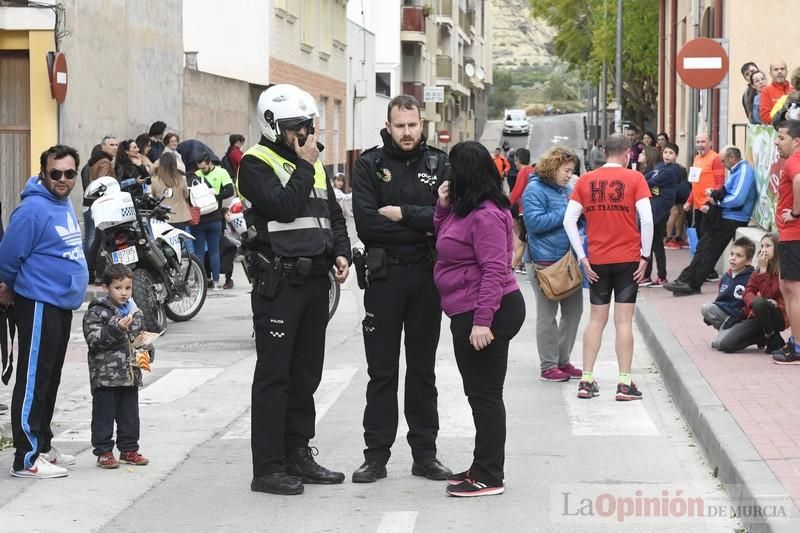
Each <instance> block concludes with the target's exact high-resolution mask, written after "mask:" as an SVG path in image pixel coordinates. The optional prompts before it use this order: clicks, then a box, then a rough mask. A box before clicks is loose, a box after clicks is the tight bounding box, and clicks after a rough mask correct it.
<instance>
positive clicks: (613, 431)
mask: <svg viewBox="0 0 800 533" xmlns="http://www.w3.org/2000/svg"><path fill="white" fill-rule="evenodd" d="M594 374H595V377H596V378H597V377H598V376H599V377H600V378H601V380H602V381H601V380H598V383H599V384H600V396H597V397H596V398H593V399H589V400H585V399H580V398H578V397H577V392H578V386H577V383H575V381H574V380H573V381H572V382H570V383H569V384H565V385H566V386H564V387H562V391H563V394H564V403H565V405H566V407H567V416H568V417H569V422H570V426H571V428H572V434H573V435H576V436H586V437H599V436H612V437H614V436H632V437H636V436H639V437H652V436H658V435H660V433H659V431H658V428H657V427H656V425H655V423H654V422H653V419H652V418H651V417H650V414H649V413H648V412H647V407H646V405H645V401H644V400H635V401H631V402H617V401H615V400H614V395H615V393H616V387H617V381H616V379H614V378H615V377H616V376H617V365H616V363H615V362H606V361H604V362H600V363H597V364H596V365H595V368H594ZM604 377H605V378H609V379H602V378H604ZM573 384H575V386H572V385H573ZM643 392H644V394H647V391H643Z"/></svg>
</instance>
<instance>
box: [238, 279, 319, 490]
mask: <svg viewBox="0 0 800 533" xmlns="http://www.w3.org/2000/svg"><path fill="white" fill-rule="evenodd" d="M329 288H330V283H329V281H328V276H327V275H325V276H312V277H310V278H308V279H307V280H306V282H305V283H304V284H303V285H299V286H291V285H289V284H288V283H286V284H284V286H283V287H282V288H281V289H280V290H279V291H278V293H277V295H276V296H275V297H274V298H271V299H267V298H263V297H261V296H259V295H258V294H257V293H256V292H255V291H253V293H252V294H251V303H252V306H253V326H254V328H255V332H256V355H257V359H256V369H255V373H254V375H253V387H252V408H251V419H252V429H251V439H250V447H251V449H252V452H253V475H254V476H256V477H258V476H264V475H267V474H272V473H275V472H284V471H286V462H285V451H286V450H287V449H290V448H303V447H305V446H308V441H309V440H311V439H312V438H314V422H315V419H316V410H315V408H314V392H316V390H317V387H318V386H319V382H320V380H321V379H322V363H323V360H324V357H325V330H326V328H327V327H328V289H329Z"/></svg>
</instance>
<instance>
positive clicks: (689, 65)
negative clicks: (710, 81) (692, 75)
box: [683, 56, 722, 70]
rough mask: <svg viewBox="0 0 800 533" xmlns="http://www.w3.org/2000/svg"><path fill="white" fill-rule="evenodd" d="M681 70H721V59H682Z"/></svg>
mask: <svg viewBox="0 0 800 533" xmlns="http://www.w3.org/2000/svg"><path fill="white" fill-rule="evenodd" d="M683 68H685V69H686V70H707V69H710V70H714V69H716V70H719V69H721V68H722V58H721V57H719V56H717V57H684V58H683Z"/></svg>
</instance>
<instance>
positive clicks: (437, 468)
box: [411, 457, 453, 481]
mask: <svg viewBox="0 0 800 533" xmlns="http://www.w3.org/2000/svg"><path fill="white" fill-rule="evenodd" d="M411 474H412V475H415V476H420V477H425V478H428V479H432V480H434V481H444V480H445V479H447V478H449V477H450V476H452V475H453V472H452V471H451V470H450V469H449V468H447V467H446V466H444V465H443V464H442V463H440V462H439V460H438V459H436V458H435V457H434V458H433V459H432V460H430V461H427V462H425V463H418V462H416V461H414V463H413V464H412V465H411Z"/></svg>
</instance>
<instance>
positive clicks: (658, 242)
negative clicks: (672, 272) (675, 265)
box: [644, 216, 669, 279]
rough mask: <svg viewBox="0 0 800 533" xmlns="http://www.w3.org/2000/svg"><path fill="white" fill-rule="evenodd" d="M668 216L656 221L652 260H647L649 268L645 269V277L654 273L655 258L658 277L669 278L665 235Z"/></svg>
mask: <svg viewBox="0 0 800 533" xmlns="http://www.w3.org/2000/svg"><path fill="white" fill-rule="evenodd" d="M668 218H669V216H666V217H664V218H662V219H661V220H659V221H658V222H656V224H655V226H654V227H653V248H652V250H653V251H652V253H651V254H650V260H649V261H648V262H647V268H646V269H645V271H644V277H645V278H649V277H650V274H652V273H653V261H654V260H655V262H656V267H657V268H656V271H657V272H658V277H659V278H661V279H667V254H666V253H665V252H664V236H665V235H666V234H667V219H668ZM654 258H655V259H654Z"/></svg>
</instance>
